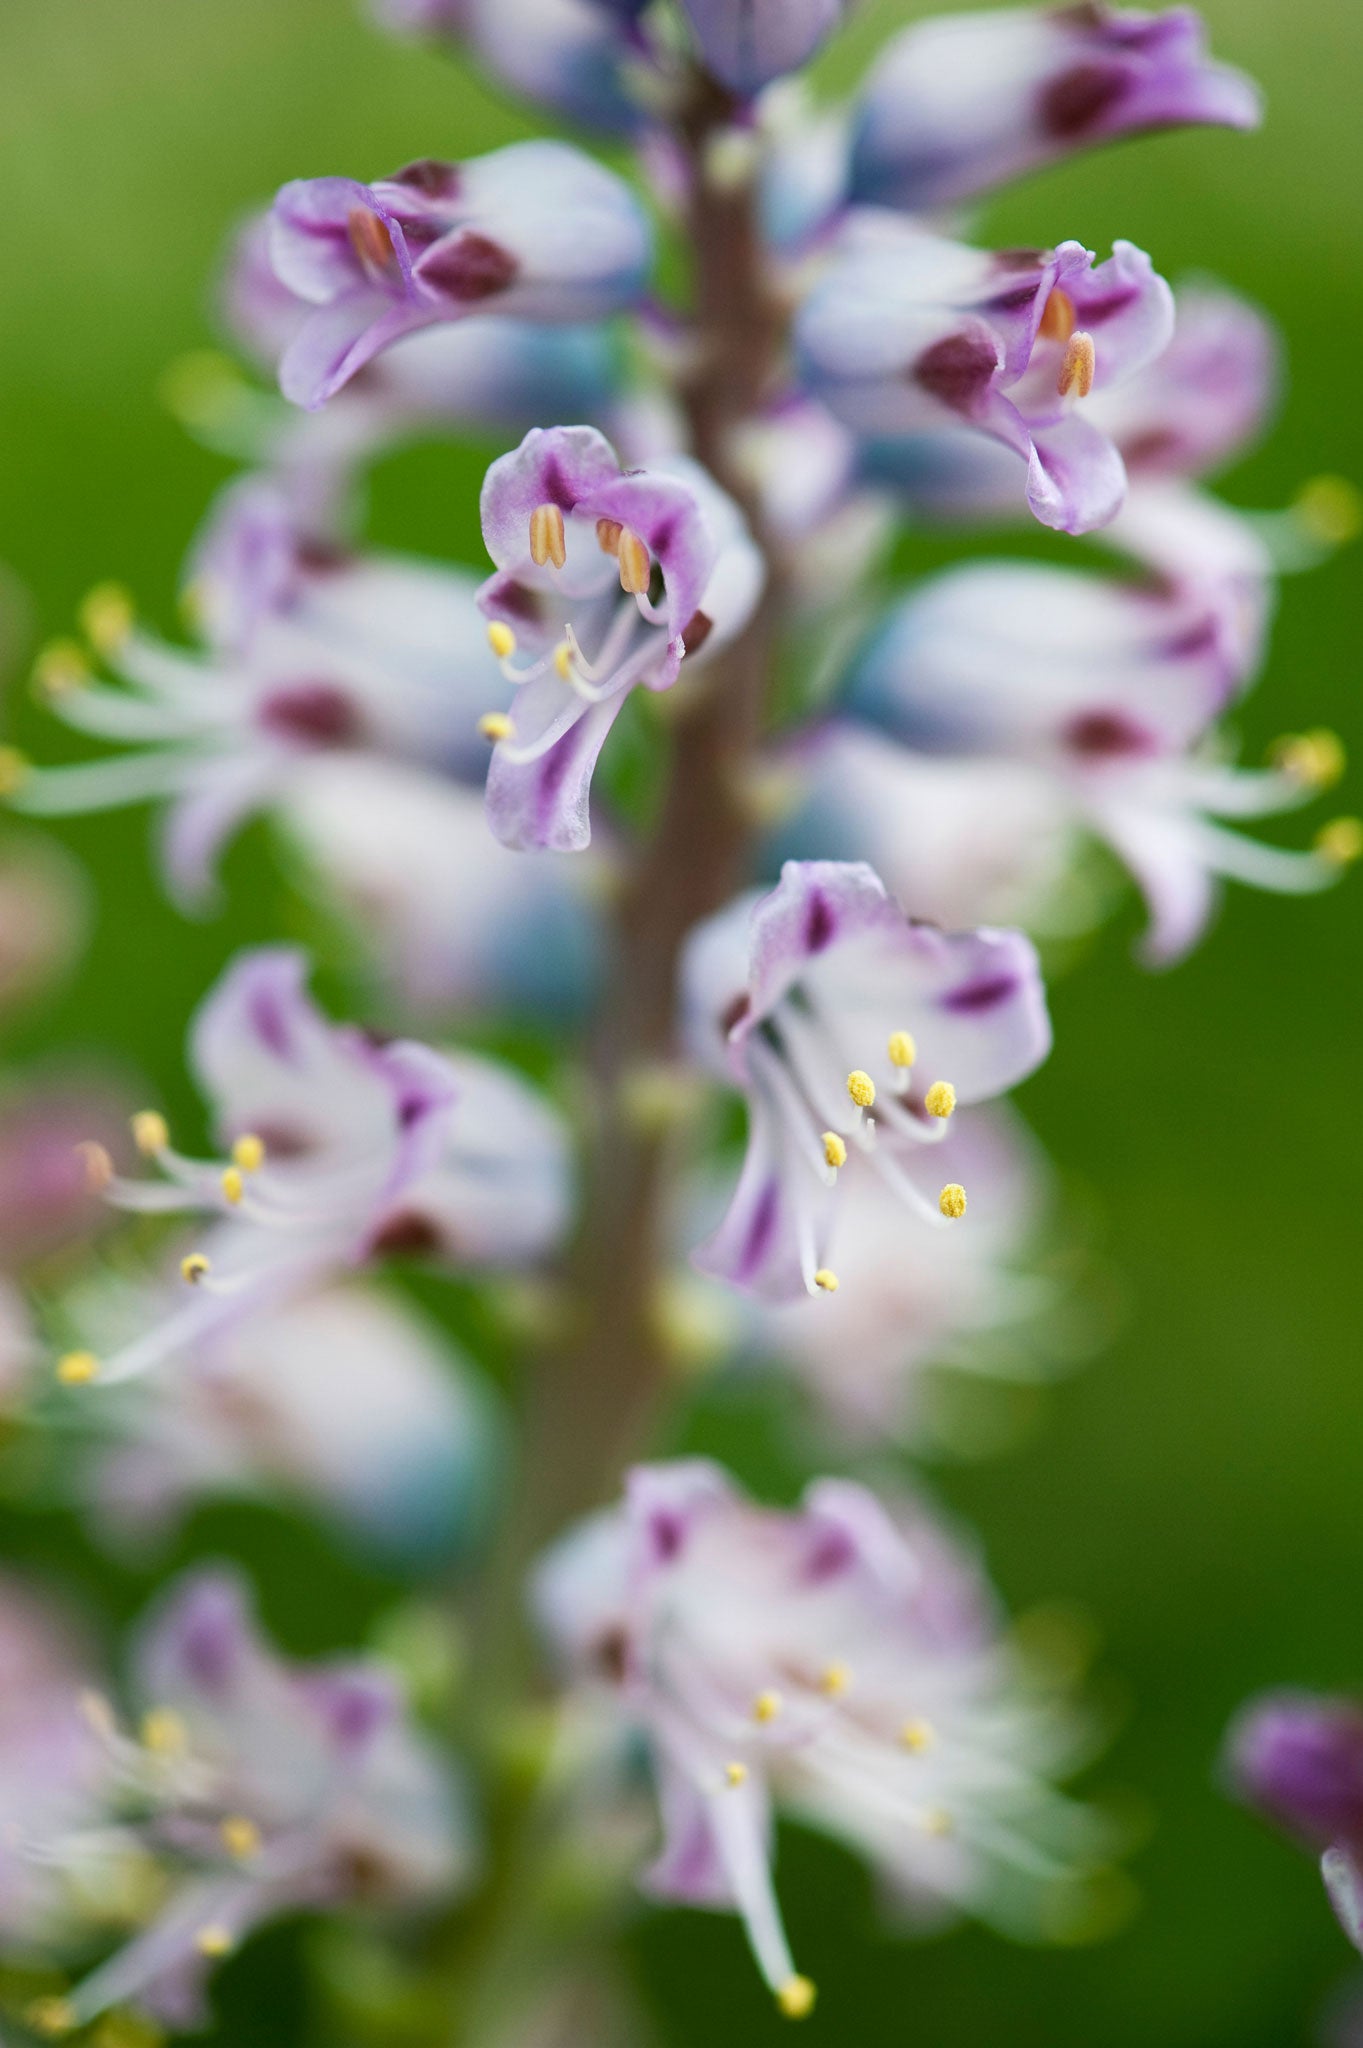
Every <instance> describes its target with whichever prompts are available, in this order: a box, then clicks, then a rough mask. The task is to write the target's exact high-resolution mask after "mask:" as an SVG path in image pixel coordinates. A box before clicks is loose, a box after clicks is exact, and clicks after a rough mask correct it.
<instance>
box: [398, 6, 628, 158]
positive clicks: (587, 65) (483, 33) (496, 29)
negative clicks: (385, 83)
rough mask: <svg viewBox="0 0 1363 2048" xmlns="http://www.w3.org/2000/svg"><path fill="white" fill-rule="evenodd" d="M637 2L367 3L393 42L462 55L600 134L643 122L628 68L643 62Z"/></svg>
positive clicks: (624, 130)
mask: <svg viewBox="0 0 1363 2048" xmlns="http://www.w3.org/2000/svg"><path fill="white" fill-rule="evenodd" d="M640 7H641V0H373V13H374V16H375V19H376V20H377V21H378V22H379V23H380V24H381V26H383V27H385V28H391V29H393V30H395V31H396V32H397V33H398V34H403V35H412V36H426V37H430V38H432V39H433V40H435V41H437V42H443V43H449V44H450V45H451V46H452V47H453V48H454V49H455V50H456V51H467V52H468V53H469V54H470V55H471V56H473V57H474V58H476V59H477V61H478V62H479V63H481V64H482V65H484V66H485V67H486V68H487V70H489V71H490V72H491V73H492V74H493V76H494V77H496V78H499V79H501V80H502V81H503V83H504V84H506V85H509V86H511V87H512V89H513V90H514V91H516V92H518V93H521V94H523V95H524V96H525V98H527V99H530V100H535V101H537V102H538V103H539V104H540V105H541V106H546V107H552V108H553V109H554V110H555V112H556V113H560V114H566V115H567V116H568V117H569V118H570V119H571V120H574V121H581V122H584V123H585V124H586V125H587V126H588V127H589V128H600V129H604V130H606V131H607V133H628V132H629V131H630V130H631V129H634V128H636V127H637V126H638V125H639V123H640V121H641V119H642V117H643V116H642V108H641V106H640V104H639V100H638V96H637V94H636V92H635V91H634V89H633V80H632V75H631V73H632V68H633V67H638V68H640V69H642V68H643V66H644V65H645V64H646V63H647V61H648V44H647V43H646V42H645V40H644V38H643V36H642V35H641V33H640V31H639V29H638V28H637V26H636V23H635V17H636V16H637V15H638V13H639V12H640Z"/></svg>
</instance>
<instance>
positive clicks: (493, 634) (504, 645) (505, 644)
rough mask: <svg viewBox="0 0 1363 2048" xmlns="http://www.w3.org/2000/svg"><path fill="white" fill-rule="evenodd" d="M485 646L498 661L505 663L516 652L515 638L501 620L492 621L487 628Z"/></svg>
mask: <svg viewBox="0 0 1363 2048" xmlns="http://www.w3.org/2000/svg"><path fill="white" fill-rule="evenodd" d="M487 644H488V646H489V647H490V648H491V649H492V651H493V653H494V654H495V655H496V657H497V659H498V661H507V660H509V659H510V657H511V656H512V655H513V654H514V653H515V652H516V636H515V634H514V633H513V632H512V630H511V628H510V626H508V625H507V624H506V623H505V621H504V620H502V619H494V620H493V621H492V623H491V625H490V626H489V627H488V629H487Z"/></svg>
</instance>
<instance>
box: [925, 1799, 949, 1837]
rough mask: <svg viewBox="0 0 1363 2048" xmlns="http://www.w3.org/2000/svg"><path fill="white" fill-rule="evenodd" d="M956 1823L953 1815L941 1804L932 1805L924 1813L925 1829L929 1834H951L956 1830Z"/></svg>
mask: <svg viewBox="0 0 1363 2048" xmlns="http://www.w3.org/2000/svg"><path fill="white" fill-rule="evenodd" d="M955 1826H956V1823H955V1822H954V1821H953V1820H952V1818H951V1815H950V1814H949V1813H947V1812H946V1811H945V1810H944V1809H943V1808H942V1807H940V1806H930V1807H929V1808H928V1810H927V1812H926V1813H925V1814H924V1815H923V1831H924V1833H925V1834H929V1835H949V1834H952V1833H953V1832H954V1831H955Z"/></svg>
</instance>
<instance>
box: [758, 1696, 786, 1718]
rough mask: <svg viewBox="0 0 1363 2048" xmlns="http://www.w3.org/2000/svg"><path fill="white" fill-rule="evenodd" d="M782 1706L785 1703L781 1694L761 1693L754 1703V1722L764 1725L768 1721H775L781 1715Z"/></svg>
mask: <svg viewBox="0 0 1363 2048" xmlns="http://www.w3.org/2000/svg"><path fill="white" fill-rule="evenodd" d="M782 1705H783V1701H782V1699H781V1695H780V1693H779V1692H760V1693H759V1694H758V1695H757V1698H756V1699H755V1700H754V1701H753V1703H752V1717H753V1719H754V1721H761V1722H763V1723H764V1724H765V1723H766V1722H768V1721H774V1720H775V1719H776V1716H777V1715H778V1714H779V1713H780V1711H781V1708H782Z"/></svg>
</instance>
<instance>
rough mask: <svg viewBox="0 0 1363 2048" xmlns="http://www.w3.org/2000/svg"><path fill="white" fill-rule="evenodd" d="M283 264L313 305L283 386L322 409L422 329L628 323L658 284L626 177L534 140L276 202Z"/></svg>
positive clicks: (285, 195) (326, 182)
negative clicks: (651, 279) (623, 319)
mask: <svg viewBox="0 0 1363 2048" xmlns="http://www.w3.org/2000/svg"><path fill="white" fill-rule="evenodd" d="M270 253H271V260H272V262H273V264H274V267H275V271H276V273H277V275H278V276H279V278H280V280H281V282H282V283H284V284H285V285H286V286H287V287H288V288H289V289H290V290H291V291H293V292H294V293H296V295H297V296H298V297H299V298H300V299H303V300H305V301H307V302H308V304H309V305H311V307H312V308H313V311H312V312H311V313H310V314H309V316H308V317H307V319H306V320H305V321H304V322H303V324H302V326H301V327H300V328H299V330H298V332H297V333H296V334H295V336H294V337H293V340H292V341H291V342H290V343H289V346H288V348H287V349H286V351H285V353H284V357H283V360H282V361H281V363H280V366H279V379H280V388H281V390H282V391H283V393H284V396H285V397H286V398H289V399H292V400H293V402H294V403H295V404H297V405H302V406H307V407H313V406H318V405H323V404H325V402H326V400H327V399H328V398H330V397H331V396H332V394H333V392H336V391H339V390H340V389H341V387H342V385H343V384H346V383H347V382H348V381H349V380H350V378H352V377H353V376H354V375H355V373H356V371H357V370H359V369H362V368H363V367H364V365H365V364H366V363H368V362H371V361H372V360H373V358H374V357H375V356H377V355H379V354H380V353H381V352H382V351H383V350H384V349H386V348H388V347H389V346H390V345H391V344H392V343H393V342H395V341H397V340H399V339H400V338H401V337H402V336H403V335H406V334H411V333H412V332H413V331H414V330H415V329H417V328H419V327H428V326H433V325H436V324H438V323H440V322H443V321H451V320H463V319H467V318H468V317H469V316H470V314H479V315H482V314H487V313H499V314H504V315H508V316H510V317H512V318H515V319H520V320H535V321H549V322H552V323H555V324H557V323H568V324H572V323H574V322H580V321H591V320H599V319H602V318H604V317H605V316H606V315H607V314H609V313H614V312H618V311H619V310H620V309H621V308H622V307H624V306H626V305H628V304H629V303H630V302H631V301H632V300H633V299H634V298H636V297H637V295H638V293H639V291H640V290H641V288H642V286H643V284H644V281H645V279H646V276H647V273H648V268H649V264H650V262H651V258H652V243H651V236H650V231H649V226H648V222H647V220H646V218H645V216H644V213H643V210H642V208H641V207H640V205H639V203H638V201H637V199H636V198H635V197H634V195H633V193H632V192H631V191H630V188H629V187H628V185H626V184H625V183H624V181H623V180H622V179H620V178H618V177H617V176H616V175H615V174H614V172H612V171H608V170H606V169H605V168H604V167H603V166H602V165H600V164H598V163H596V162H595V161H594V160H593V159H592V158H591V157H589V156H586V155H584V154H583V153H582V152H581V151H580V150H576V149H572V148H570V147H569V146H568V145H567V144H566V143H560V142H546V141H535V142H518V143H513V144H511V145H510V146H509V147H508V148H506V149H501V150H495V151H493V152H492V154H491V155H489V156H483V157H476V158H474V159H473V160H472V161H471V162H469V163H466V164H449V163H436V162H434V161H430V160H427V161H422V162H420V163H415V164H409V165H407V166H406V168H405V169H403V170H401V171H397V172H395V173H394V175H393V176H392V177H391V178H387V179H381V180H380V181H378V182H377V183H376V184H373V185H363V184H360V183H359V182H357V180H355V179H353V178H305V179H298V180H296V181H295V182H294V183H293V184H290V185H285V186H284V188H283V190H282V191H281V192H280V194H279V196H278V198H277V199H276V201H275V205H274V214H273V217H272V224H271V241H270Z"/></svg>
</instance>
